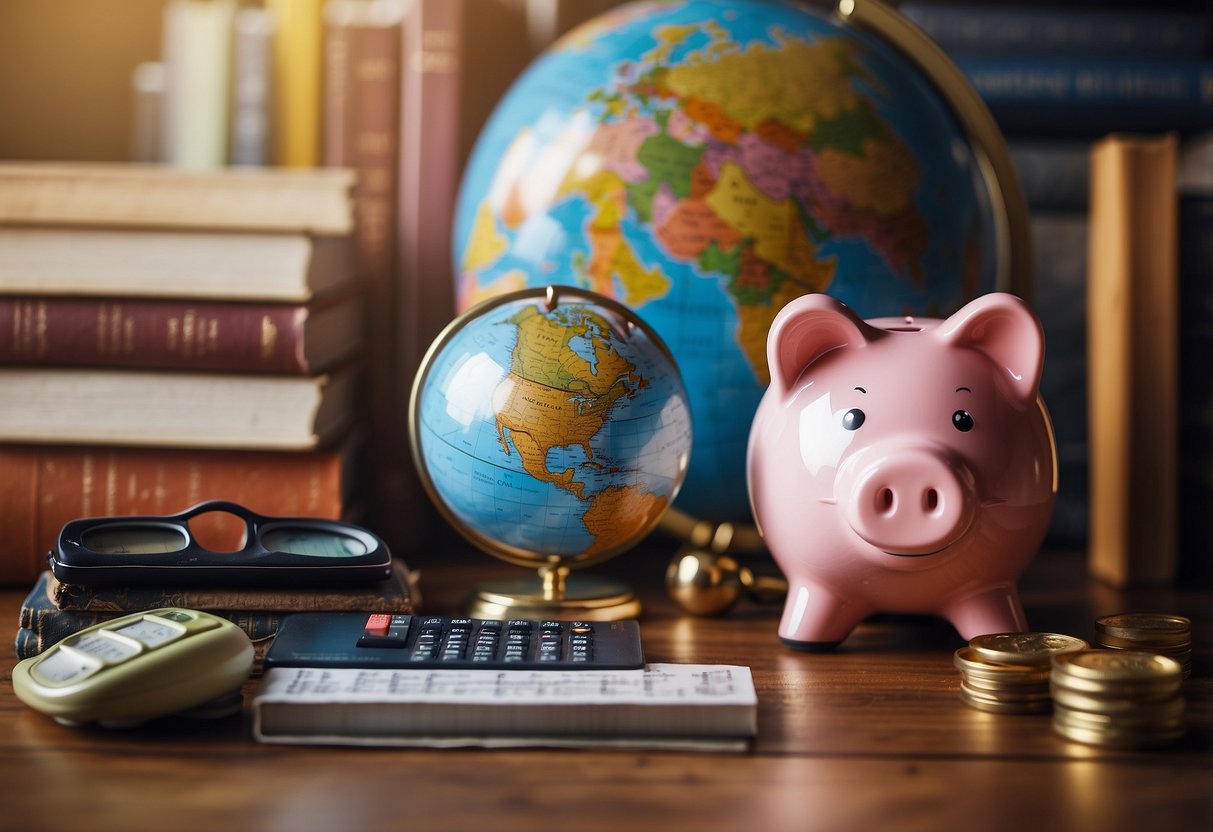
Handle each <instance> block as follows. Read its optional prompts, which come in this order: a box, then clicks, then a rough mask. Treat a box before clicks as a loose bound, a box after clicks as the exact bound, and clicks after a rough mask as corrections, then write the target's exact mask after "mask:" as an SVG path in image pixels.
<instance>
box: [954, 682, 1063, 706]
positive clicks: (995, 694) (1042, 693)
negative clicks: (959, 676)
mask: <svg viewBox="0 0 1213 832" xmlns="http://www.w3.org/2000/svg"><path fill="white" fill-rule="evenodd" d="M960 689H961V691H964V692H967V693H970V694H972V695H973V697H974V698H975V699H989V700H991V701H997V702H1037V701H1040V700H1042V699H1043V700H1048V699H1050V698H1051V697H1050V695H1049V689H1048V688H1039V689H1031V688H1026V689H1020V690H1007V689H1006V688H998V689H995V688H983V687H981V686H980V685H975V684H973V683H972V682H970V681H968V680H965V681H962V682H961V683H960Z"/></svg>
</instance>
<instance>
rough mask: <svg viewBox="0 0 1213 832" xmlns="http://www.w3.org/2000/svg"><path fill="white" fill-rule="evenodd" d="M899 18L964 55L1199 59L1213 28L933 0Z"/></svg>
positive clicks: (1159, 17)
mask: <svg viewBox="0 0 1213 832" xmlns="http://www.w3.org/2000/svg"><path fill="white" fill-rule="evenodd" d="M898 11H900V12H901V13H902V14H903V15H904V16H905V17H906V18H907V19H909V20H910V22H912V23H914V24H916V25H917V26H918V27H919V28H920V29H922V30H923V31H924V32H925V33H926V34H927V35H928V36H929V37H930V38H931V40H933V41H935V43H936V44H938V45H939V47H940V48H941V49H943V50H944V51H945V52H948V53H949V54H956V55H960V54H977V55H1033V56H1039V57H1044V56H1052V57H1078V56H1083V57H1100V56H1102V57H1112V56H1117V55H1124V54H1131V55H1134V56H1135V57H1139V58H1176V57H1199V56H1200V55H1201V54H1203V51H1204V48H1205V45H1206V42H1207V36H1208V29H1207V27H1208V22H1209V21H1208V18H1207V16H1206V15H1205V14H1203V13H1201V12H1182V11H1166V12H1159V11H1153V10H1152V11H1140V10H1136V9H1127V8H1126V9H1107V8H1098V7H1095V8H1082V7H1077V6H1070V7H1065V8H1058V7H1048V6H1031V5H1022V4H1021V5H1017V6H1015V5H1000V6H991V5H988V4H980V3H957V2H954V1H953V2H931V0H911V2H907V3H902V4H901V5H900V6H898Z"/></svg>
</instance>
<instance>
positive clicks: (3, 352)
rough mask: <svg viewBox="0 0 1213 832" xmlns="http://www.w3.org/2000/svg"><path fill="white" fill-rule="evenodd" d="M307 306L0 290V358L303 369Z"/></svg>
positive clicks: (12, 361) (17, 361)
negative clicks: (6, 294)
mask: <svg viewBox="0 0 1213 832" xmlns="http://www.w3.org/2000/svg"><path fill="white" fill-rule="evenodd" d="M310 313H311V310H310V308H309V307H307V306H302V305H286V304H254V303H247V304H246V303H189V302H184V301H160V300H134V299H132V300H106V299H102V298H57V297H51V298H34V297H0V334H2V335H3V337H2V338H0V364H25V365H52V364H57V365H67V366H97V367H100V366H104V367H124V368H147V369H189V370H216V371H223V372H242V373H245V372H247V373H288V374H305V373H308V372H310V371H311V370H312V368H310V367H308V366H307V361H306V359H305V358H304V349H303V340H304V337H305V334H304V333H305V329H304V324H305V321H306V319H307V317H308V315H309V314H310Z"/></svg>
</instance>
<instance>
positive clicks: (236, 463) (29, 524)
mask: <svg viewBox="0 0 1213 832" xmlns="http://www.w3.org/2000/svg"><path fill="white" fill-rule="evenodd" d="M356 450H357V448H356V446H355V444H354V443H350V444H349V445H347V446H345V447H344V448H341V449H335V450H331V451H320V452H312V453H276V452H262V451H248V452H245V451H186V450H156V449H140V448H105V447H79V448H68V447H51V446H14V445H9V446H0V505H3V506H4V510H3V511H0V584H7V585H12V584H32V583H33V582H34V580H36V579H37V577H38V574H39V573H40V572H42V570H44V569H45V568H46V555H47V552H49V551H50V549H51V547H52V546H53V545H54V543H55V539H56V537H57V536H58V534H59V530H60V529H62V528H63V526H64V524H65V523H67V522H68V521H69V520H74V519H76V518H79V517H97V516H107V515H119V514H173V513H176V512H179V511H182V510H184V509H186V508H188V507H190V506H192V505H194V504H195V503H199V502H202V501H203V500H210V499H224V500H232V501H235V502H237V503H242V504H243V505H245V506H247V507H248V508H250V509H252V510H253V511H256V512H258V513H260V514H282V515H294V516H308V517H323V518H328V519H340V518H341V517H342V515H343V512H344V511H345V509H346V508H347V505H348V501H349V497H350V495H349V493H348V492H349V490H350V487H351V485H352V484H353V483H354V482H355V481H356V480H355V477H354V476H353V475H352V473H351V471H352V469H351V466H352V464H353V462H354V454H355V453H356ZM199 519H204V518H199ZM205 519H211V515H206V516H205ZM222 519H225V518H220V517H216V518H213V520H214V521H215V522H216V523H218V522H219V521H220V520H222ZM242 531H243V530H242V529H236V528H235V527H233V526H231V525H227V526H226V527H224V526H218V527H216V528H212V529H209V530H208V529H205V528H204V529H195V532H196V533H197V534H198V536H199V537H200V538H201V537H203V536H204V535H208V534H209V536H207V537H205V539H206V541H207V544H208V545H210V546H211V547H212V548H216V547H217V548H224V547H227V548H230V549H236V548H239V545H238V544H239V541H238V539H237V536H238V534H239V533H240V532H242Z"/></svg>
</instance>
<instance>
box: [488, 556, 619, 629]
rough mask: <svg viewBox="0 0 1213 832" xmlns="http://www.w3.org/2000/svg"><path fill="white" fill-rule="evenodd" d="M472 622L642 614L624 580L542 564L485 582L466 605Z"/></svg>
mask: <svg viewBox="0 0 1213 832" xmlns="http://www.w3.org/2000/svg"><path fill="white" fill-rule="evenodd" d="M464 610H465V611H466V612H467V614H468V615H470V616H471V617H472V618H507V619H508V618H535V619H545V618H546V619H554V620H561V621H619V620H621V619H625V618H636V617H637V616H639V615H640V610H641V605H640V600H639V599H638V598H637V597H636V596H635V594H633V592H632V590H631V589H629V588H628V586H627V585H626V584H624V583H623V582H622V581H616V580H613V579H610V578H601V577H597V576H593V575H570V574H569V568H568V567H567V566H559V565H556V566H543V567H540V569H539V574H538V575H536V576H533V577H530V576H528V577H522V578H502V579H499V580H495V581H485V582H484V583H481V584H480V585H479V586H477V587H476V589H475V591H474V592H473V593H472V594H471V595H470V596H469V597H468V599H467V601H466V602H465V603H464Z"/></svg>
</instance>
